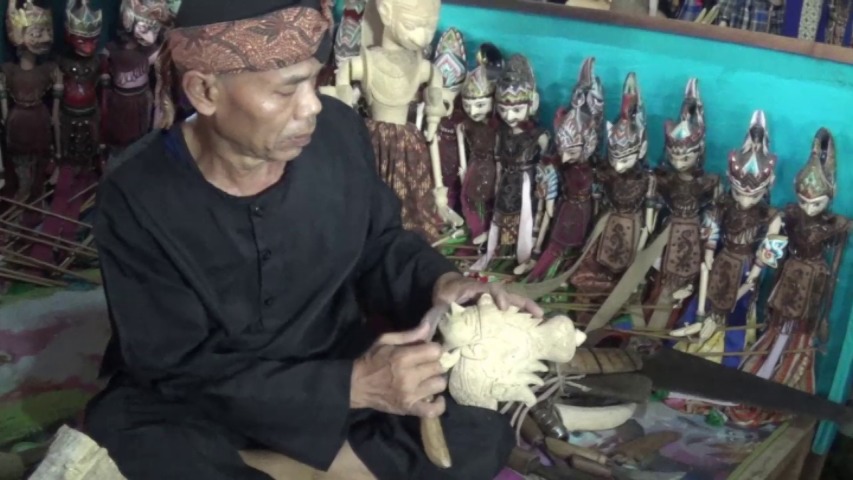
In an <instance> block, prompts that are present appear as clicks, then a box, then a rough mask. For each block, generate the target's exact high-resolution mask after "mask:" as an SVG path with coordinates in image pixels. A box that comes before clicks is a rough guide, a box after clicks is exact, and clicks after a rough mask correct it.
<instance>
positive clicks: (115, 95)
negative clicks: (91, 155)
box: [101, 0, 172, 155]
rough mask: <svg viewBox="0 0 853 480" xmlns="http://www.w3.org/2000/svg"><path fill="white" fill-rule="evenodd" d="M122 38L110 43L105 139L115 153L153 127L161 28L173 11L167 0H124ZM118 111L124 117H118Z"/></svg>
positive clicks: (104, 117) (108, 49) (108, 48)
mask: <svg viewBox="0 0 853 480" xmlns="http://www.w3.org/2000/svg"><path fill="white" fill-rule="evenodd" d="M121 21H122V27H123V31H122V32H120V34H119V36H120V37H121V42H119V43H110V44H109V45H107V50H106V52H107V55H108V68H109V74H108V75H109V76H108V78H107V80H108V83H107V88H105V90H104V104H105V106H104V108H103V111H102V112H101V118H102V120H103V132H104V142H105V143H106V144H107V145H108V146H109V147H110V150H111V152H110V153H111V154H112V155H115V154H118V153H120V152H121V151H122V150H124V149H125V148H127V147H128V146H129V145H130V144H131V143H133V142H135V141H136V140H138V139H140V138H142V137H143V136H144V135H145V134H146V133H148V132H149V131H150V130H151V127H152V125H153V123H152V122H153V118H154V94H153V91H152V88H151V86H150V85H149V82H148V80H149V78H150V74H151V68H152V66H153V65H154V62H155V60H156V56H157V51H158V50H159V45H158V41H159V40H160V32H161V31H162V30H163V28H164V27H167V26H169V24H170V23H171V21H172V13H171V11H170V10H169V6H168V5H167V4H166V2H165V0H122V3H121ZM116 114H120V115H121V119H122V121H120V122H117V121H115V119H114V117H115V115H116Z"/></svg>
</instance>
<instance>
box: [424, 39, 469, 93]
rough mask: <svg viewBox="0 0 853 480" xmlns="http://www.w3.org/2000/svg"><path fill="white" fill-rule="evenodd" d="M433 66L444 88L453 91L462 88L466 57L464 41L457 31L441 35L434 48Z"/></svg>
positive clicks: (466, 63)
mask: <svg viewBox="0 0 853 480" xmlns="http://www.w3.org/2000/svg"><path fill="white" fill-rule="evenodd" d="M433 65H435V68H437V69H438V71H439V72H441V78H442V79H443V83H444V87H445V88H447V89H450V90H454V91H458V90H459V89H460V88H462V82H464V81H465V72H466V71H467V65H468V56H467V55H466V53H465V40H464V39H463V38H462V33H460V32H459V30H457V29H455V28H450V29H448V30H447V31H446V32H444V33H443V34H442V35H441V38H440V39H439V40H438V46H436V47H435V60H433Z"/></svg>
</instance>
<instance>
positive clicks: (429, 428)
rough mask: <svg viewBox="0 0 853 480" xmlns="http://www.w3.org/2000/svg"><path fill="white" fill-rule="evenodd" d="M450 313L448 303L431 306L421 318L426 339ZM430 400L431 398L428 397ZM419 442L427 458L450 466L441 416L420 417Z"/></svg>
mask: <svg viewBox="0 0 853 480" xmlns="http://www.w3.org/2000/svg"><path fill="white" fill-rule="evenodd" d="M449 313H450V304H438V305H435V306H434V307H432V308H431V309H430V310H429V311H428V312H427V313H426V315H424V317H423V319H421V325H423V324H424V323H426V324H428V325H429V326H430V333H429V336H428V337H427V341H431V340H432V338H433V337H434V336H435V332H436V330H437V329H438V323H439V322H440V321H441V319H442V318H443V317H444V316H445V315H447V314H449ZM430 401H432V399H430ZM421 443H422V444H423V447H424V452H425V453H426V456H427V458H429V460H430V461H431V462H432V463H433V464H435V466H437V467H439V468H450V467H451V466H452V465H453V461H452V458H451V457H450V450H449V449H448V448H447V439H446V438H445V436H444V428H442V426H441V418H440V417H437V418H421Z"/></svg>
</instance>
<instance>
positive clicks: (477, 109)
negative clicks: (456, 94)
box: [462, 65, 495, 122]
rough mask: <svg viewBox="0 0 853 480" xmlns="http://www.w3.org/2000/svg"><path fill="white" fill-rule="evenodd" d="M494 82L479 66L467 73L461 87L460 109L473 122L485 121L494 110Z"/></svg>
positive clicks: (482, 66)
mask: <svg viewBox="0 0 853 480" xmlns="http://www.w3.org/2000/svg"><path fill="white" fill-rule="evenodd" d="M494 97H495V82H493V81H492V80H490V79H489V74H488V71H487V67H486V66H484V65H481V66H479V67H477V68H475V69H474V70H471V72H469V73H468V77H467V78H465V83H464V84H463V86H462V109H463V110H465V113H466V114H467V115H468V117H469V118H471V120H474V121H475V122H484V121H486V120H487V119H488V118H489V117H490V116H491V115H492V112H493V111H494V108H495V98H494Z"/></svg>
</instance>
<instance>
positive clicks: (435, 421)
mask: <svg viewBox="0 0 853 480" xmlns="http://www.w3.org/2000/svg"><path fill="white" fill-rule="evenodd" d="M421 442H423V444H424V451H425V452H426V455H427V458H429V459H430V461H431V462H432V463H434V464H435V466H437V467H439V468H450V466H451V465H452V463H451V460H450V450H448V449H447V439H445V438H444V429H443V428H442V427H441V418H421Z"/></svg>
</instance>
